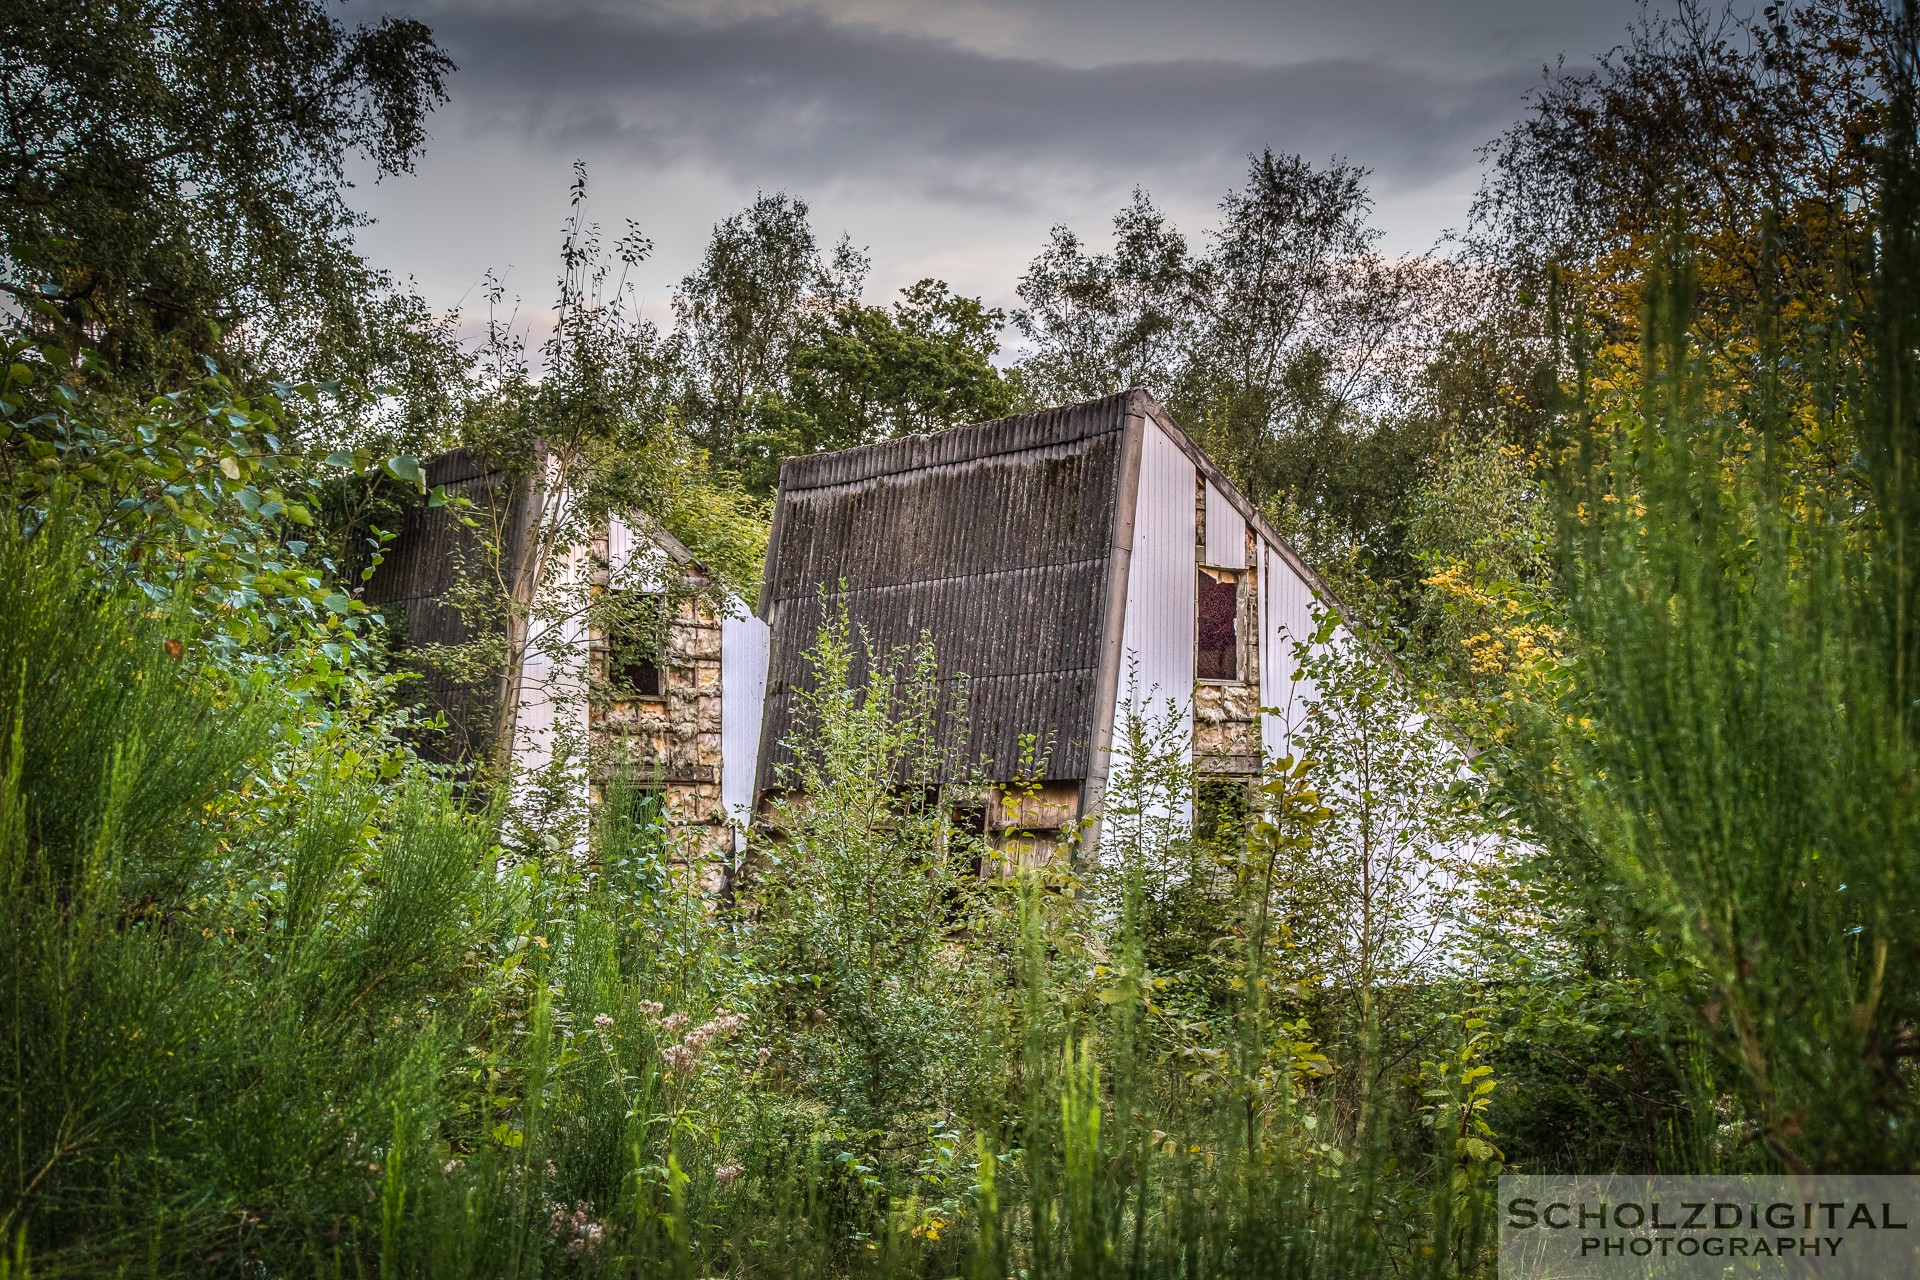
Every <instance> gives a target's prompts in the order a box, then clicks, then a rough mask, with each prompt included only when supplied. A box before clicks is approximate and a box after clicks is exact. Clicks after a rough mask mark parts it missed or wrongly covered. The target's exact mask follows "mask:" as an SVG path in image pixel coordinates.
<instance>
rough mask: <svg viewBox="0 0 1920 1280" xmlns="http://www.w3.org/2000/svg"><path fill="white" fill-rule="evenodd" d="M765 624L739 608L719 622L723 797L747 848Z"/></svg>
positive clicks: (736, 836)
mask: <svg viewBox="0 0 1920 1280" xmlns="http://www.w3.org/2000/svg"><path fill="white" fill-rule="evenodd" d="M771 634H772V633H771V631H770V630H769V628H768V627H767V624H766V623H764V622H762V621H761V620H760V619H758V618H756V617H754V616H753V614H752V613H750V612H748V611H747V610H746V608H745V607H744V606H742V607H741V608H740V616H739V617H726V618H722V619H721V620H720V761H721V763H720V799H721V802H722V803H724V804H725V805H726V806H727V812H728V814H730V815H732V817H733V847H734V850H735V851H736V852H738V851H739V850H741V849H744V848H745V847H746V839H747V837H746V828H747V824H748V822H750V821H751V820H752V817H753V802H754V798H755V797H754V794H753V780H754V773H755V765H756V764H757V762H758V756H759V751H760V715H761V712H762V711H763V710H764V708H765V705H766V693H767V648H768V642H769V639H770V637H771Z"/></svg>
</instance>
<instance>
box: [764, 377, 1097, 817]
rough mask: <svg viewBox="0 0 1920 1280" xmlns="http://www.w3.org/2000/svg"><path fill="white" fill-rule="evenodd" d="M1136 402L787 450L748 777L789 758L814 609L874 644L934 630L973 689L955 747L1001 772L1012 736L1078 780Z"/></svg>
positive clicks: (952, 670)
mask: <svg viewBox="0 0 1920 1280" xmlns="http://www.w3.org/2000/svg"><path fill="white" fill-rule="evenodd" d="M1129 404H1130V399H1129V397H1128V396H1126V395H1120V396H1110V397H1108V398H1106V399H1104V400H1096V401H1092V402H1090V403H1087V404H1081V405H1071V406H1067V407H1065V408H1061V409H1049V410H1046V411H1044V412H1040V413H1034V414H1025V415H1021V416H1019V417H1014V418H1003V419H1000V420H998V421H994V422H987V423H981V424H979V425H977V426H971V427H960V428H956V429H954V430H951V431H945V432H941V433H939V434H937V435H932V436H920V437H913V438H910V439H905V440H895V441H888V442H887V443H884V444H879V445H872V446H869V447H867V448H863V449H851V450H846V451H844V452H841V453H835V454H824V455H818V456H814V457H808V458H797V459H792V460H789V461H788V462H787V463H786V464H785V466H783V467H782V469H781V485H780V497H779V501H778V506H777V510H776V514H775V535H774V542H773V545H772V546H770V547H769V548H768V552H767V556H768V560H767V577H766V584H765V588H764V590H763V592H762V612H763V613H764V614H765V615H767V616H768V617H769V618H770V620H771V621H772V622H773V624H774V635H773V650H772V654H771V657H770V663H769V669H768V673H767V714H766V717H765V720H764V722H763V724H764V727H763V729H762V744H761V752H760V777H759V785H760V786H761V787H762V788H765V787H770V786H772V785H774V782H775V778H776V772H775V771H776V768H777V766H778V765H780V764H783V763H790V762H791V759H792V757H791V755H790V753H788V752H787V750H786V749H785V747H784V746H783V745H782V743H783V741H784V740H785V739H786V738H787V737H788V736H789V735H790V734H791V732H792V730H793V728H794V694H795V692H796V690H798V689H801V688H804V687H805V682H806V681H807V680H808V679H809V671H808V667H807V664H806V654H807V651H808V650H809V649H810V648H811V647H812V645H813V643H814V641H815V640H816V638H817V636H818V633H819V626H818V625H817V623H818V622H820V621H824V615H823V613H822V610H823V608H824V609H826V610H832V611H835V612H837V611H838V610H839V609H840V608H841V607H842V606H844V607H845V608H846V611H847V615H848V617H849V619H850V620H851V621H852V622H853V623H854V624H855V625H857V626H859V627H861V628H863V629H864V631H865V632H866V635H867V637H868V642H869V643H870V644H871V646H872V648H873V650H874V651H875V652H877V653H883V654H884V653H886V652H889V651H891V650H894V649H897V648H902V647H906V646H910V645H912V644H913V643H915V642H916V641H918V640H919V639H920V637H921V636H922V635H923V634H925V635H927V636H929V637H930V638H931V639H932V641H933V644H934V651H935V657H936V660H937V663H938V668H939V674H940V678H941V680H942V682H943V688H944V689H945V690H947V691H949V692H950V691H951V690H952V689H954V688H955V687H956V686H957V685H958V684H959V683H961V682H962V680H963V679H964V682H965V683H966V684H967V685H968V689H969V696H968V716H967V719H966V721H965V727H966V731H967V732H966V740H965V741H964V742H955V743H952V744H951V745H952V746H953V747H955V748H956V751H957V755H958V757H959V758H961V759H964V760H969V761H971V760H977V759H982V758H984V759H985V760H986V761H987V762H988V767H989V770H990V772H992V773H994V774H995V775H997V776H1000V777H1006V776H1009V775H1010V774H1011V773H1012V772H1013V771H1014V770H1015V769H1017V768H1019V767H1020V765H1021V763H1022V762H1021V737H1022V735H1025V734H1037V735H1041V736H1042V737H1043V738H1047V739H1050V740H1051V751H1050V754H1049V759H1048V767H1047V769H1046V772H1047V774H1048V775H1049V776H1051V777H1055V778H1082V777H1085V776H1086V774H1087V771H1088V766H1089V755H1090V743H1091V740H1092V738H1093V734H1094V727H1095V721H1096V715H1095V710H1096V708H1095V702H1096V698H1095V685H1096V679H1097V675H1098V667H1099V662H1100V654H1101V633H1102V631H1103V629H1104V627H1105V625H1106V624H1105V615H1106V601H1107V595H1108V591H1109V583H1110V578H1109V575H1110V573H1111V571H1112V566H1111V564H1110V559H1111V553H1112V542H1113V528H1114V516H1115V510H1114V507H1115V502H1116V497H1117V493H1118V490H1119V481H1120V460H1121V450H1120V444H1121V432H1122V427H1123V423H1124V420H1125V416H1126V414H1127V412H1128V407H1129Z"/></svg>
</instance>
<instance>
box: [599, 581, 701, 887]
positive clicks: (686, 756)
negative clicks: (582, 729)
mask: <svg viewBox="0 0 1920 1280" xmlns="http://www.w3.org/2000/svg"><path fill="white" fill-rule="evenodd" d="M602 650H603V651H602V653H601V656H600V668H601V669H600V671H599V673H598V674H599V676H600V677H601V685H602V687H603V688H605V687H606V680H605V677H606V676H607V671H606V657H605V654H604V646H603V647H602ZM658 665H659V667H660V677H661V693H660V696H659V697H634V698H617V699H615V698H611V697H606V698H598V699H595V702H594V707H593V716H592V720H591V722H590V723H591V724H592V727H593V730H594V734H595V737H596V739H597V741H596V743H595V746H596V747H598V748H600V749H601V751H603V752H604V757H603V758H605V759H607V760H609V761H611V760H616V759H619V758H620V756H621V753H622V752H624V753H625V755H626V758H627V759H628V760H629V761H630V762H631V763H632V765H633V767H634V769H635V772H636V775H637V777H638V778H639V781H640V785H642V786H643V787H654V786H658V787H660V788H662V789H663V792H664V801H665V806H666V811H667V821H668V823H669V824H670V826H671V827H672V828H673V830H674V832H675V834H676V835H678V836H680V837H681V838H682V839H683V840H684V841H685V842H686V843H687V845H688V846H689V852H690V853H691V852H698V853H725V852H730V851H731V850H732V848H733V837H732V830H733V828H732V825H731V822H732V820H731V818H730V816H729V815H728V813H727V811H726V806H725V805H724V804H723V803H722V802H721V798H720V762H721V756H720V620H719V619H718V618H717V617H715V616H714V615H713V613H712V611H711V610H709V609H707V608H705V607H704V606H703V605H702V604H701V603H700V602H699V601H698V600H697V599H684V600H681V601H679V602H678V605H677V607H676V608H675V611H674V616H673V618H672V620H671V621H670V622H669V623H668V624H667V634H666V643H665V647H664V649H663V651H662V652H661V654H660V656H659V658H658Z"/></svg>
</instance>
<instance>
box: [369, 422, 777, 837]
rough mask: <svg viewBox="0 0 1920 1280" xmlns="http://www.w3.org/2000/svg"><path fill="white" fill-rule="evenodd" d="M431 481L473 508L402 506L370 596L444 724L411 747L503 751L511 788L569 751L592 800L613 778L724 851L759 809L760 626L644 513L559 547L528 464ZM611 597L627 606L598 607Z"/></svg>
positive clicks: (451, 467)
mask: <svg viewBox="0 0 1920 1280" xmlns="http://www.w3.org/2000/svg"><path fill="white" fill-rule="evenodd" d="M529 470H530V471H532V474H527V472H528V471H529ZM426 481H427V485H428V487H429V488H430V489H434V490H443V491H444V493H445V494H446V496H447V497H448V498H449V499H464V500H465V501H466V503H467V504H468V505H467V506H465V507H461V506H459V505H457V504H456V503H454V502H448V503H446V504H444V505H440V506H427V505H419V506H415V507H413V508H411V509H410V510H409V511H408V512H407V514H406V518H405V522H404V523H403V524H402V525H401V527H400V528H399V530H398V531H397V533H396V536H395V538H394V539H393V541H392V543H391V544H390V545H389V547H388V550H387V556H386V562H385V563H384V564H383V565H381V566H380V568H379V569H378V571H377V572H376V573H375V575H374V577H373V579H372V580H371V582H370V583H369V587H368V591H367V600H368V603H369V604H371V605H373V606H375V607H376V608H378V609H380V610H381V611H382V612H383V613H384V614H386V615H387V617H388V619H389V624H390V626H391V628H392V631H393V634H394V635H395V637H396V639H397V640H398V642H399V644H400V647H401V648H402V649H404V650H407V651H410V652H411V654H412V656H413V658H414V660H415V665H416V666H417V668H418V669H419V670H420V672H421V677H422V678H421V694H422V698H421V700H422V703H423V705H424V707H425V709H426V710H427V711H429V712H438V713H440V715H441V716H442V717H443V718H444V720H445V723H446V730H445V733H444V734H443V735H429V736H426V737H423V738H422V740H421V743H420V746H421V749H422V751H423V752H424V753H426V754H428V755H429V756H431V757H435V758H438V759H441V760H443V761H447V762H453V761H456V760H475V759H480V758H483V757H490V756H491V755H492V754H493V753H494V752H495V751H497V750H499V749H500V747H501V746H503V745H506V744H510V750H511V752H512V755H513V759H514V763H515V765H516V767H517V770H518V771H519V773H520V775H521V776H522V777H523V778H524V777H528V776H533V775H538V774H539V773H540V772H541V771H543V770H544V769H545V768H546V767H547V766H548V765H550V764H551V763H552V762H553V761H554V759H555V758H556V756H559V755H563V754H566V753H568V752H572V753H575V754H577V755H578V757H579V761H578V764H579V768H578V771H577V772H578V773H579V777H578V779H577V782H578V784H579V785H581V786H583V787H584V788H586V790H587V793H588V796H589V797H591V796H592V795H594V794H596V793H598V792H599V790H600V789H601V786H602V785H603V784H604V782H605V774H606V772H607V771H608V770H609V769H611V768H616V767H617V768H621V769H624V770H626V771H627V773H628V775H629V776H630V777H631V779H632V780H633V782H634V784H635V785H636V786H638V787H639V788H641V789H642V790H645V791H649V792H653V793H656V794H657V795H658V797H659V800H660V802H661V805H662V808H663V811H664V813H665V814H666V817H667V820H668V822H669V824H670V825H671V826H672V827H673V828H674V829H675V830H676V831H677V832H679V833H680V834H681V835H682V836H684V837H685V838H686V839H687V840H688V841H689V842H690V843H691V844H692V846H693V847H694V848H695V849H696V850H705V851H708V852H720V851H725V850H728V849H732V848H734V847H736V846H737V845H738V843H739V842H740V840H741V838H742V832H741V831H740V830H739V829H738V824H737V823H736V821H735V818H736V815H739V814H743V813H747V812H750V811H751V810H752V808H753V803H754V794H753V789H752V788H753V773H754V751H755V748H756V747H757V745H758V741H759V727H760V705H761V680H762V678H763V675H764V673H765V670H766V654H767V629H766V625H765V624H764V623H762V622H761V621H760V620H759V619H758V618H756V617H754V616H753V615H752V614H751V613H750V612H749V611H748V610H747V608H746V607H745V605H744V604H743V603H742V602H740V601H738V600H731V599H727V598H725V597H724V596H720V597H719V598H716V594H717V593H716V592H714V591H712V590H703V588H707V587H709V585H710V584H709V583H708V582H707V577H706V572H705V570H704V569H703V568H702V567H701V566H700V565H699V564H698V563H696V562H695V561H694V559H693V556H692V555H691V553H689V552H688V550H687V548H686V547H685V546H683V545H681V543H680V542H679V541H678V540H677V539H675V538H674V537H673V536H672V535H671V534H670V533H668V532H667V531H666V530H664V529H662V528H660V527H659V526H658V525H657V524H656V523H654V522H653V521H651V520H649V519H647V517H646V516H645V515H644V514H643V513H634V514H633V515H632V516H631V517H630V518H628V519H621V518H619V517H614V518H612V519H609V520H606V521H604V522H601V523H598V524H597V525H595V526H594V527H592V528H591V530H590V531H589V532H588V534H587V536H586V537H585V538H580V537H578V536H577V531H576V534H575V536H562V537H553V536H552V534H551V530H552V529H553V527H554V526H555V525H556V524H560V523H563V522H565V521H566V520H567V519H568V516H567V514H566V508H567V505H568V501H569V498H570V495H569V494H567V493H566V492H565V491H564V486H558V485H554V484H551V483H550V482H549V481H548V479H547V476H546V475H545V474H543V472H542V469H540V468H538V467H536V468H523V469H519V470H510V469H508V468H506V467H504V466H501V465H499V464H498V463H494V462H490V461H486V460H482V459H480V458H478V457H477V456H475V455H474V454H472V453H471V452H469V451H467V450H464V449H459V450H453V451H451V452H449V453H445V454H441V455H440V456H438V457H436V458H433V459H432V460H430V461H429V462H428V463H427V466H426ZM469 522H471V523H469ZM543 537H545V538H546V539H547V541H548V543H549V544H551V545H550V547H549V550H550V552H551V554H550V557H549V560H548V561H547V562H545V563H543V562H542V558H541V554H540V553H541V550H542V546H541V543H542V539H543ZM509 594H517V595H518V596H519V597H521V599H520V603H519V606H518V611H519V613H520V614H521V616H522V617H523V619H524V621H523V622H522V624H521V630H520V632H519V633H518V634H515V633H514V628H513V626H512V622H511V620H510V618H509V617H508V615H507V606H506V605H505V603H504V598H505V597H506V596H507V595H509ZM616 595H624V596H627V597H631V598H632V600H631V603H632V604H634V605H637V606H639V607H637V608H627V609H624V610H622V609H617V608H616V609H610V608H608V607H607V606H608V605H609V604H611V603H616V602H615V601H610V600H609V597H610V596H616ZM649 606H651V607H650V608H649ZM608 614H613V615H616V616H625V617H627V618H629V619H633V618H649V621H650V622H651V623H652V625H648V626H645V627H643V628H640V629H642V630H644V631H645V632H647V633H648V634H646V635H645V636H644V637H643V636H640V635H634V634H618V633H617V632H616V633H612V634H610V633H609V632H608V630H607V629H606V628H604V627H601V626H597V625H595V622H596V619H601V620H604V618H605V617H606V616H607V615H608ZM649 615H651V617H649ZM502 708H505V709H506V710H505V712H504V713H503V711H502Z"/></svg>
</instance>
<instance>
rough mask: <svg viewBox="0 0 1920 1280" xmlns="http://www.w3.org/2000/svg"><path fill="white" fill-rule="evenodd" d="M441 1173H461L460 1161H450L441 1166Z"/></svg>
mask: <svg viewBox="0 0 1920 1280" xmlns="http://www.w3.org/2000/svg"><path fill="white" fill-rule="evenodd" d="M440 1172H442V1173H447V1174H453V1173H458V1172H460V1162H459V1161H458V1160H449V1161H447V1162H446V1163H445V1164H443V1165H441V1166H440Z"/></svg>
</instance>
